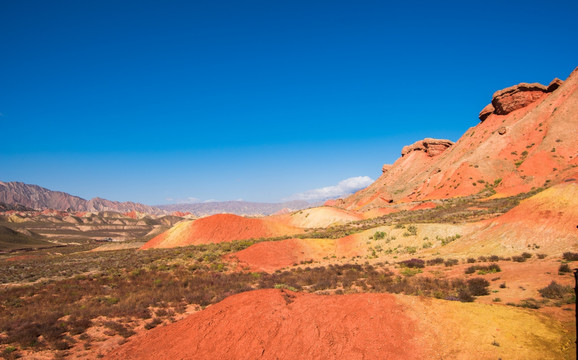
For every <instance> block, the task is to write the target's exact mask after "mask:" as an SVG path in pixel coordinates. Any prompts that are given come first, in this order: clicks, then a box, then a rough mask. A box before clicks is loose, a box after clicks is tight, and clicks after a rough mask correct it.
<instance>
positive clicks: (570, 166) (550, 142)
mask: <svg viewBox="0 0 578 360" xmlns="http://www.w3.org/2000/svg"><path fill="white" fill-rule="evenodd" d="M577 88H578V71H577V70H574V72H572V74H570V76H569V77H568V79H567V80H566V81H564V82H562V81H561V80H559V79H554V80H553V81H552V83H551V84H550V85H549V86H544V85H541V84H526V83H522V84H519V85H516V86H512V87H509V88H507V89H504V90H501V91H497V92H496V93H495V94H494V95H493V98H492V102H491V104H489V105H488V106H486V107H485V108H484V109H483V110H482V112H481V113H480V121H481V122H480V123H479V124H478V125H477V126H475V127H473V128H470V129H469V130H468V131H467V132H466V133H465V134H464V135H463V136H462V137H461V138H460V139H459V140H458V141H457V142H456V143H455V144H453V143H452V142H451V141H448V140H436V139H424V140H420V141H418V142H416V143H414V144H412V145H410V146H406V147H404V148H403V150H402V152H401V158H399V159H398V160H397V161H396V162H395V163H394V164H393V165H384V166H383V174H382V175H381V176H380V177H379V179H377V181H375V183H373V184H372V185H370V186H369V187H367V188H365V189H363V190H360V191H358V192H357V193H355V194H353V195H351V196H349V197H347V198H346V199H340V200H338V201H334V202H332V204H328V205H334V206H338V207H342V208H346V209H349V210H368V209H371V208H375V207H382V206H386V205H387V204H389V203H391V202H399V201H401V202H403V201H412V200H426V199H441V198H448V197H456V196H466V195H471V194H476V193H478V192H479V191H480V190H481V189H483V188H484V186H485V185H486V184H490V185H492V186H493V185H496V186H495V190H496V191H497V192H498V193H499V194H503V195H513V194H517V193H520V192H526V191H529V190H530V189H532V188H533V187H540V186H543V185H544V184H546V183H550V184H554V183H559V182H561V181H563V180H564V179H567V178H571V177H575V176H576V174H577V173H578V171H577V169H576V166H578V157H577V156H578V154H577V149H578V136H576V135H577V129H578V91H577Z"/></svg>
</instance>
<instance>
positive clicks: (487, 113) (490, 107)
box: [479, 103, 495, 121]
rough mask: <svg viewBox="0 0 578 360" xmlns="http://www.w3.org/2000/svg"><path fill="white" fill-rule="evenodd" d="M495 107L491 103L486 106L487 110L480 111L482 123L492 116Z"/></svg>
mask: <svg viewBox="0 0 578 360" xmlns="http://www.w3.org/2000/svg"><path fill="white" fill-rule="evenodd" d="M494 110H495V109H494V105H492V104H491V103H490V104H488V105H486V107H485V108H483V109H482V111H480V115H479V117H480V121H484V120H486V118H487V117H488V116H490V114H492V113H493V112H494Z"/></svg>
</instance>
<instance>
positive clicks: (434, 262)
mask: <svg viewBox="0 0 578 360" xmlns="http://www.w3.org/2000/svg"><path fill="white" fill-rule="evenodd" d="M426 263H427V265H428V266H431V265H439V264H443V263H444V259H443V258H441V257H438V258H434V259H429V260H428V261H427V262H426Z"/></svg>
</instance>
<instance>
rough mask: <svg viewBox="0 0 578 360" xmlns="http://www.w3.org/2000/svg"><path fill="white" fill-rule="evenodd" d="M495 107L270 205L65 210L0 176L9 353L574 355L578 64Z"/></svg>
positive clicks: (2, 305) (0, 318)
mask: <svg viewBox="0 0 578 360" xmlns="http://www.w3.org/2000/svg"><path fill="white" fill-rule="evenodd" d="M479 119H480V122H479V123H478V124H472V125H473V126H472V127H471V128H470V129H469V130H468V131H466V132H465V134H464V135H463V136H462V137H461V138H460V139H459V140H458V141H457V142H455V143H453V142H452V141H449V140H443V139H430V138H426V139H423V140H420V141H417V142H415V143H413V144H410V145H408V146H406V147H404V148H403V149H401V157H400V158H399V159H398V160H397V161H396V162H395V163H393V164H386V165H383V168H382V171H383V174H382V175H381V177H379V179H377V180H376V181H375V183H373V184H372V185H370V186H368V187H367V188H365V189H363V190H360V191H359V192H357V193H355V194H353V195H351V196H349V197H347V198H344V199H336V200H330V201H328V202H327V203H326V204H325V205H324V206H321V207H314V208H308V209H302V210H298V211H293V212H290V211H281V212H279V213H278V214H274V215H269V216H261V217H243V216H238V215H233V214H215V215H210V216H205V217H200V218H197V217H196V216H193V215H192V214H186V213H182V212H178V213H172V214H168V213H166V212H162V211H160V209H158V208H150V209H148V208H146V206H138V207H137V206H136V205H134V204H132V203H131V204H129V205H130V206H132V207H131V208H126V206H129V205H127V203H114V202H113V203H107V204H108V205H106V206H107V207H106V208H102V207H99V206H104V205H99V204H102V203H101V202H100V203H99V202H98V201H93V200H94V199H93V200H90V201H88V202H87V201H86V200H83V199H80V198H77V199H70V198H67V197H66V196H64V195H62V196H60V197H59V198H58V199H59V200H57V201H55V202H54V203H53V207H54V208H55V209H52V210H50V209H42V208H38V201H39V200H38V198H37V197H36V198H31V196H30V195H29V196H28V197H27V196H26V190H25V189H24V188H23V187H22V186H21V185H18V184H19V183H17V185H10V186H12V187H13V188H14V189H12V190H10V189H8V185H6V184H9V183H0V185H3V186H4V188H5V189H4V191H5V192H4V195H2V196H3V197H2V198H1V199H0V201H1V202H2V203H3V204H1V205H0V210H1V211H2V212H1V213H0V250H1V251H2V253H1V254H0V284H1V288H0V354H1V355H2V356H3V357H4V358H6V359H15V358H19V357H21V358H28V359H52V358H61V359H62V358H65V359H97V358H105V359H119V360H120V359H575V358H576V317H575V316H576V296H575V291H574V275H573V273H572V271H573V270H574V269H575V268H576V267H577V265H578V228H577V226H578V136H577V135H578V134H577V129H578V71H577V70H575V71H574V72H572V74H570V76H569V77H568V78H567V79H566V80H565V81H562V80H559V79H554V80H553V81H552V82H551V83H550V84H548V85H541V84H537V83H533V84H527V83H522V84H518V85H515V86H512V87H509V88H507V89H504V90H500V91H497V92H496V93H495V94H494V95H493V96H492V97H491V102H490V104H488V105H487V106H485V107H484V108H483V109H482V111H481V112H480V114H479ZM10 184H14V183H10ZM37 190H38V189H37ZM38 191H39V190H38ZM63 194H64V193H63ZM79 199H80V200H79ZM63 202H65V203H66V204H65V205H63ZM89 202H92V203H89ZM71 204H72V205H74V206H82V207H84V209H85V210H84V211H79V210H78V209H72V208H71ZM123 204H124V205H123ZM137 205H138V204H137ZM62 206H65V208H62ZM113 206H114V207H116V208H115V209H112V207H113Z"/></svg>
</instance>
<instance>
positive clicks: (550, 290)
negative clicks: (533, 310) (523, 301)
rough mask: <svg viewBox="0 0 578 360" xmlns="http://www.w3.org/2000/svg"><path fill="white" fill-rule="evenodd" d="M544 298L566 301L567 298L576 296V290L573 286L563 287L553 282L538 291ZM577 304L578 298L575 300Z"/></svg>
mask: <svg viewBox="0 0 578 360" xmlns="http://www.w3.org/2000/svg"><path fill="white" fill-rule="evenodd" d="M538 292H539V293H540V295H542V297H545V298H548V299H564V298H565V297H567V296H569V295H570V296H572V295H573V294H574V289H573V288H572V287H571V286H562V285H560V284H558V283H557V282H556V281H552V282H551V283H550V284H549V285H548V286H546V287H544V288H542V289H540V290H538ZM574 302H576V298H574Z"/></svg>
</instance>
